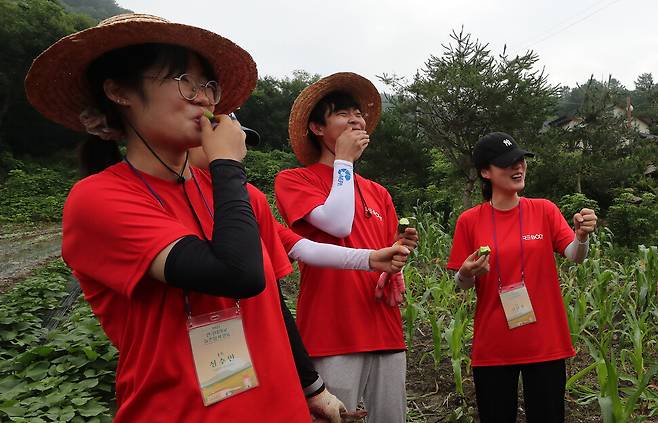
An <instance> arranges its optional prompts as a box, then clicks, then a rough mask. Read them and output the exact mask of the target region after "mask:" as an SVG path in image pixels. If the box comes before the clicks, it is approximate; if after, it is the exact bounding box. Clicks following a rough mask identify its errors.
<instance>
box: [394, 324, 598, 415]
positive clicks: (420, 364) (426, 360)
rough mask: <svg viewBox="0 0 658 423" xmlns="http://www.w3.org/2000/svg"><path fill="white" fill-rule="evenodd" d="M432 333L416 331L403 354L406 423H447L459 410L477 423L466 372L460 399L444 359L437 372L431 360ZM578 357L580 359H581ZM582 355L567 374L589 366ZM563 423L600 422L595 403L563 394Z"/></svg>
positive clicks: (521, 412)
mask: <svg viewBox="0 0 658 423" xmlns="http://www.w3.org/2000/svg"><path fill="white" fill-rule="evenodd" d="M431 334H432V332H431V329H430V327H429V326H427V327H419V329H418V331H417V332H416V335H415V337H414V341H413V348H412V349H411V350H410V351H409V352H408V354H407V411H408V414H409V419H408V421H409V422H426V423H430V422H431V423H434V422H449V421H451V420H450V414H451V413H452V412H453V411H454V410H456V409H458V408H459V407H462V410H463V411H464V413H469V414H470V415H471V416H472V417H473V418H474V421H476V422H479V419H478V418H477V412H476V404H475V387H474V385H473V376H472V373H471V372H470V369H463V372H464V373H463V374H462V378H463V385H464V397H461V396H460V395H458V394H457V390H456V389H455V383H454V380H453V375H452V365H451V363H450V361H449V359H448V358H444V360H442V361H441V363H440V365H439V367H438V369H437V368H435V366H434V361H433V359H432V355H431V354H432V350H433V349H434V346H433V344H432V336H431ZM581 357H582V358H581ZM585 360H588V357H587V356H586V355H585V353H582V354H579V355H578V356H576V357H575V358H574V359H572V360H567V366H568V367H567V374H568V376H567V377H569V376H571V374H573V373H575V372H577V371H578V370H580V369H582V368H584V367H586V366H587V365H588V364H589V362H588V361H585ZM519 393H520V395H519V412H518V418H517V423H523V422H525V421H526V419H525V412H524V410H523V397H522V391H521V390H519ZM565 408H566V410H565V423H595V422H601V417H600V411H599V408H598V404H597V403H596V402H593V403H590V404H587V405H581V404H578V403H576V402H575V401H574V399H572V398H570V397H569V395H568V394H567V397H566V407H565Z"/></svg>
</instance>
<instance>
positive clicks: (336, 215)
mask: <svg viewBox="0 0 658 423" xmlns="http://www.w3.org/2000/svg"><path fill="white" fill-rule="evenodd" d="M304 219H305V220H306V221H307V222H308V223H310V224H311V225H313V226H315V227H316V228H318V229H320V230H322V231H324V232H326V233H328V234H329V235H332V236H335V237H336V238H345V237H346V236H348V235H349V234H350V233H351V232H352V222H353V221H354V167H353V165H352V163H350V162H348V161H345V160H335V161H334V180H333V184H332V185H331V191H330V192H329V196H328V197H327V200H326V201H325V202H324V204H323V205H321V206H317V207H316V208H314V209H313V210H311V212H310V213H309V214H307V215H306V216H305V217H304Z"/></svg>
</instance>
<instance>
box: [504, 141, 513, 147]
mask: <svg viewBox="0 0 658 423" xmlns="http://www.w3.org/2000/svg"><path fill="white" fill-rule="evenodd" d="M503 144H505V145H506V146H507V147H511V146H512V141H510V140H503Z"/></svg>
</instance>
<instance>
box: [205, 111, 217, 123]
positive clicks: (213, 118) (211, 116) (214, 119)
mask: <svg viewBox="0 0 658 423" xmlns="http://www.w3.org/2000/svg"><path fill="white" fill-rule="evenodd" d="M203 115H204V116H205V117H207V118H208V120H209V121H211V122H214V121H216V120H217V119H216V118H215V115H213V114H212V113H210V112H209V111H208V110H206V109H203Z"/></svg>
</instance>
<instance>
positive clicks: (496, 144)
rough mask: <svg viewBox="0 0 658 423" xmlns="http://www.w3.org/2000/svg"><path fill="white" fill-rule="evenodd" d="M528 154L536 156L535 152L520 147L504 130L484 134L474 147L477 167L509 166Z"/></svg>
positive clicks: (528, 155) (474, 161)
mask: <svg viewBox="0 0 658 423" xmlns="http://www.w3.org/2000/svg"><path fill="white" fill-rule="evenodd" d="M526 156H527V157H534V156H535V154H534V153H531V152H530V151H526V150H523V149H521V148H519V145H518V144H517V143H516V141H514V138H512V136H511V135H509V134H506V133H504V132H491V133H489V134H487V135H485V136H483V137H482V138H480V139H479V140H478V142H477V143H476V144H475V147H474V148H473V164H474V165H475V167H476V168H477V169H483V168H485V167H487V166H489V165H490V164H492V165H494V166H498V167H507V166H510V165H513V164H514V163H516V162H517V161H519V159H521V158H522V157H526Z"/></svg>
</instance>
